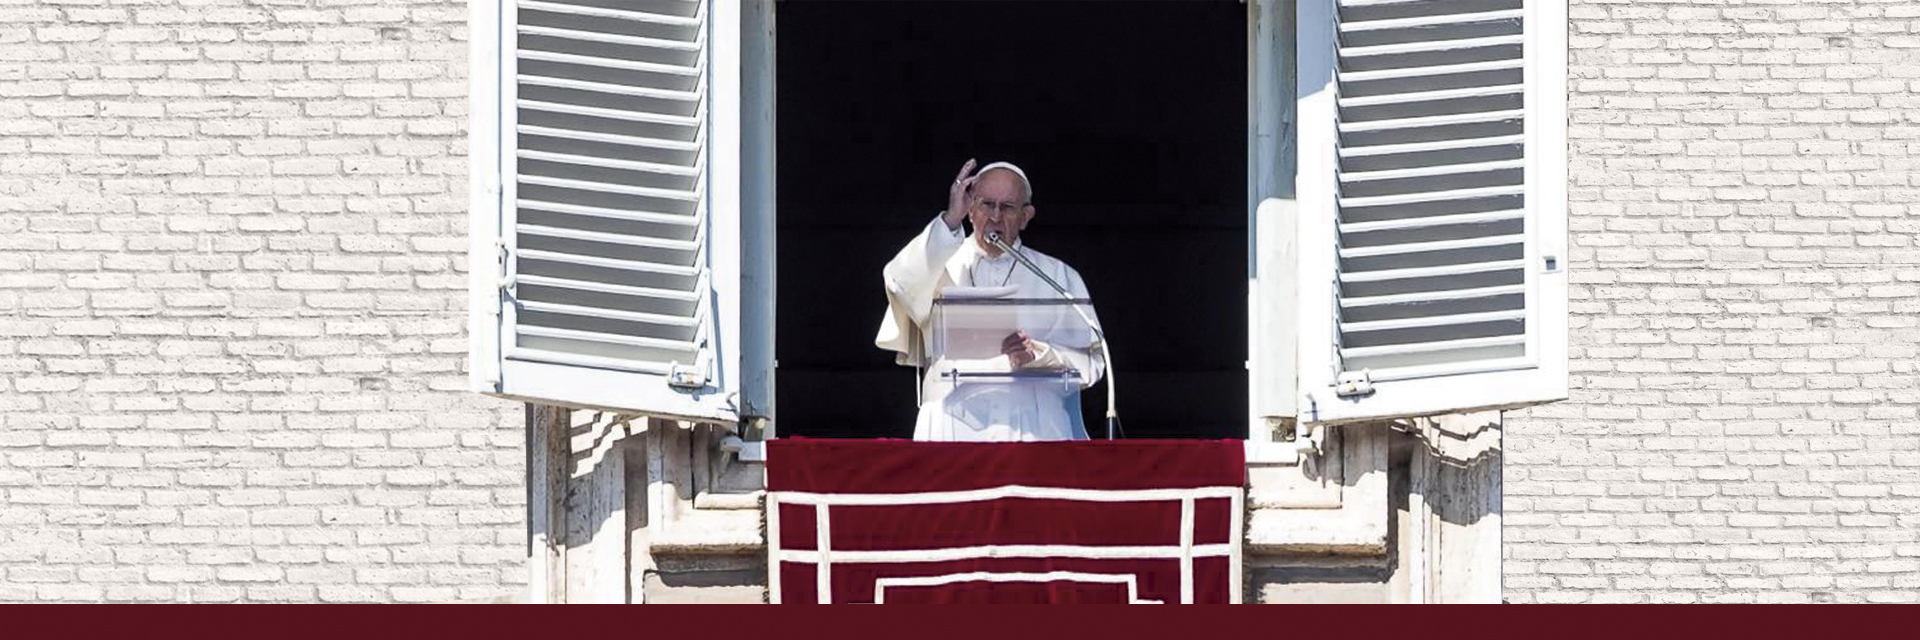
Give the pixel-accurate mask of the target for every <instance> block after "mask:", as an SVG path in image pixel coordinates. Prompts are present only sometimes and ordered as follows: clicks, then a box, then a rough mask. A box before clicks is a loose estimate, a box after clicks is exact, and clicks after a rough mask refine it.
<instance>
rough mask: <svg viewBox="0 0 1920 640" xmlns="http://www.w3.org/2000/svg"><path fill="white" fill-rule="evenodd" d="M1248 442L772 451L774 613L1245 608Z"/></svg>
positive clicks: (805, 444) (854, 444)
mask: <svg viewBox="0 0 1920 640" xmlns="http://www.w3.org/2000/svg"><path fill="white" fill-rule="evenodd" d="M1245 484H1246V464H1245V453H1244V449H1243V445H1242V444H1241V443H1240V442H1239V441H1237V440H1217V441H1198V440H1173V441H1147V440H1119V441H1084V442H1030V443H957V442H956V443H946V442H906V441H899V440H810V439H805V438H782V439H777V440H774V441H772V442H769V443H768V450H767V489H768V492H769V499H768V510H769V512H768V513H769V518H768V521H769V531H768V542H769V544H768V548H769V553H770V555H771V559H770V562H769V563H768V566H769V567H772V568H773V570H772V572H771V573H772V574H773V575H772V576H771V582H772V593H773V601H774V602H791V603H989V602H991V603H1142V604H1147V603H1228V602H1238V601H1239V600H1240V593H1239V584H1240V535H1239V531H1240V524H1241V523H1240V519H1241V513H1242V499H1243V498H1242V497H1243V495H1244V494H1243V492H1242V488H1243V487H1244V486H1245Z"/></svg>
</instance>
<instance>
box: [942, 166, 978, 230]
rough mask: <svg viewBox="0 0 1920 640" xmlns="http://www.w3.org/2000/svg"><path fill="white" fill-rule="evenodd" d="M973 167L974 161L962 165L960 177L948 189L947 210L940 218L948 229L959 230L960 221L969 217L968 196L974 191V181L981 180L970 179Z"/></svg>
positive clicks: (976, 178)
mask: <svg viewBox="0 0 1920 640" xmlns="http://www.w3.org/2000/svg"><path fill="white" fill-rule="evenodd" d="M973 165H974V160H973V159H972V158H969V159H967V163H966V164H963V165H960V175H957V176H954V177H953V184H952V185H951V186H949V187H947V210H946V211H945V212H942V213H941V215H940V218H941V220H943V221H945V222H946V223H947V228H948V229H954V230H959V229H960V221H961V220H964V219H966V217H967V206H968V205H969V204H971V203H970V202H968V194H969V193H970V192H972V191H973V181H975V180H978V179H980V177H979V176H972V177H968V175H969V174H971V173H973Z"/></svg>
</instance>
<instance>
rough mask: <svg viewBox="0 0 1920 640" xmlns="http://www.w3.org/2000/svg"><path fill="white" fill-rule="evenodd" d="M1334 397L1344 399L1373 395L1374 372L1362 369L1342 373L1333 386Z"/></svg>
mask: <svg viewBox="0 0 1920 640" xmlns="http://www.w3.org/2000/svg"><path fill="white" fill-rule="evenodd" d="M1333 395H1336V396H1339V397H1342V398H1352V397H1356V396H1366V395H1373V371H1372V370H1371V369H1362V370H1359V371H1342V372H1340V377H1339V379H1338V380H1336V381H1335V382H1334V385H1333Z"/></svg>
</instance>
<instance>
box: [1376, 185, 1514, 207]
mask: <svg viewBox="0 0 1920 640" xmlns="http://www.w3.org/2000/svg"><path fill="white" fill-rule="evenodd" d="M1524 193H1526V188H1525V187H1524V186H1522V185H1517V184H1516V185H1502V186H1497V187H1475V188H1472V189H1453V190H1448V191H1428V192H1425V193H1401V194H1394V195H1390V196H1366V197H1360V198H1341V199H1340V206H1341V207H1348V208H1354V207H1384V206H1390V205H1398V204H1417V203H1421V202H1440V201H1445V200H1471V199H1475V198H1491V197H1496V196H1517V195H1521V194H1524Z"/></svg>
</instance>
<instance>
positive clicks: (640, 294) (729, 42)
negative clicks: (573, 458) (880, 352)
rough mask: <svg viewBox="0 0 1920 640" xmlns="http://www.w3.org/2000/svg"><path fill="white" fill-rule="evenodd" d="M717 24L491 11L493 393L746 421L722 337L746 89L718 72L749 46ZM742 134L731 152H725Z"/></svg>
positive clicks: (483, 165) (487, 296)
mask: <svg viewBox="0 0 1920 640" xmlns="http://www.w3.org/2000/svg"><path fill="white" fill-rule="evenodd" d="M723 4H725V3H723ZM480 6H481V5H480V3H476V5H475V7H476V18H477V19H476V25H479V24H482V21H481V20H479V19H478V18H479V17H480V16H479V15H478V14H479V13H480V12H481V8H480ZM715 8H716V7H713V6H711V3H709V2H706V1H703V0H650V1H634V0H552V1H547V0H518V1H512V0H509V1H508V2H506V3H505V4H504V5H500V6H496V7H488V9H491V10H497V11H499V12H500V13H499V14H497V16H496V17H495V19H496V20H497V26H498V28H497V29H495V30H493V33H491V34H489V33H488V32H486V31H476V33H475V41H476V45H475V46H476V57H479V55H480V47H481V46H482V44H481V40H482V39H483V38H486V37H488V36H489V35H491V36H492V39H493V40H494V41H495V44H496V45H497V46H498V49H497V50H496V51H489V52H487V54H489V55H491V56H492V60H494V61H495V62H496V63H497V66H494V67H490V68H485V69H483V68H482V67H481V65H480V64H479V63H476V74H475V80H474V87H475V102H476V105H475V109H474V123H475V125H474V132H473V140H474V148H475V150H476V153H475V159H474V164H475V167H474V171H475V173H476V175H485V176H490V178H491V180H492V181H493V182H490V183H488V184H484V185H481V184H479V181H480V180H482V179H481V178H476V201H475V202H474V213H473V215H474V217H475V219H476V222H475V232H474V235H475V237H476V246H475V247H474V251H475V254H476V256H475V259H474V260H473V264H474V270H475V271H474V273H473V278H474V281H475V283H476V284H475V286H474V290H475V291H474V300H475V304H476V310H475V323H474V324H475V329H474V332H473V340H474V342H475V347H474V349H473V363H472V370H473V378H474V380H475V383H476V386H478V387H479V389H480V390H481V391H483V392H487V393H491V394H495V395H500V396H504V397H511V398H516V399H524V400H529V401H535V402H543V403H551V404H560V405H568V406H579V407H592V408H602V409H612V410H619V411H630V412H636V413H646V414H652V415H661V416H676V417H687V418H698V419H710V420H723V421H731V420H733V419H735V418H736V417H737V416H736V412H735V409H734V404H733V403H734V400H735V399H734V398H730V397H729V395H730V392H731V391H732V390H733V389H732V387H733V386H734V385H733V383H732V379H733V378H735V377H736V376H737V374H735V373H734V369H735V368H736V367H735V364H734V361H732V360H731V359H730V358H731V357H733V356H734V354H732V353H730V352H729V350H728V348H729V346H730V345H729V344H728V343H729V342H730V341H729V340H726V339H725V338H726V337H727V336H726V335H724V334H725V333H726V331H727V330H728V329H729V328H730V327H737V317H738V313H739V310H738V293H737V282H738V279H739V278H738V273H739V265H738V260H739V252H738V248H737V247H738V242H739V239H738V232H737V229H738V219H739V212H738V202H739V198H738V191H737V190H738V188H739V184H738V179H737V173H738V172H737V170H731V171H728V170H723V169H731V168H733V167H737V166H738V152H739V146H738V143H737V131H738V113H739V111H738V106H737V105H738V86H737V85H738V77H739V74H738V71H737V69H734V70H731V71H732V73H731V74H727V73H716V69H721V70H725V69H726V67H725V66H724V65H721V64H718V63H716V61H715V60H716V56H717V55H726V54H727V53H728V51H730V50H731V51H737V47H738V33H739V31H738V28H737V23H735V24H733V25H728V24H724V23H723V22H724V17H718V16H717V13H719V12H716V11H714V9H715ZM721 8H722V9H727V8H729V7H721ZM734 15H737V12H736V13H735V14H734ZM730 27H731V28H730ZM734 66H735V67H737V64H735V65H734ZM482 74H486V76H483V75H482ZM488 76H490V77H491V78H492V79H493V80H494V82H493V83H492V86H489V87H485V88H483V87H482V84H483V82H482V78H483V77H488ZM483 100H491V101H492V104H490V105H481V104H478V103H480V102H482V101H483ZM487 110H491V113H485V111H487ZM730 133H731V135H733V136H735V138H734V140H733V142H734V144H733V145H732V146H728V145H725V144H721V143H718V142H717V139H718V138H720V137H722V136H723V135H728V134H730ZM487 134H491V135H492V136H493V138H492V141H491V143H492V144H493V145H494V146H493V147H492V149H491V153H488V152H485V151H486V150H484V149H483V147H484V142H483V140H485V137H484V136H486V135H487ZM486 238H492V239H495V242H494V243H493V246H483V244H482V243H481V242H480V240H482V239H486ZM483 312H485V317H483Z"/></svg>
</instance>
